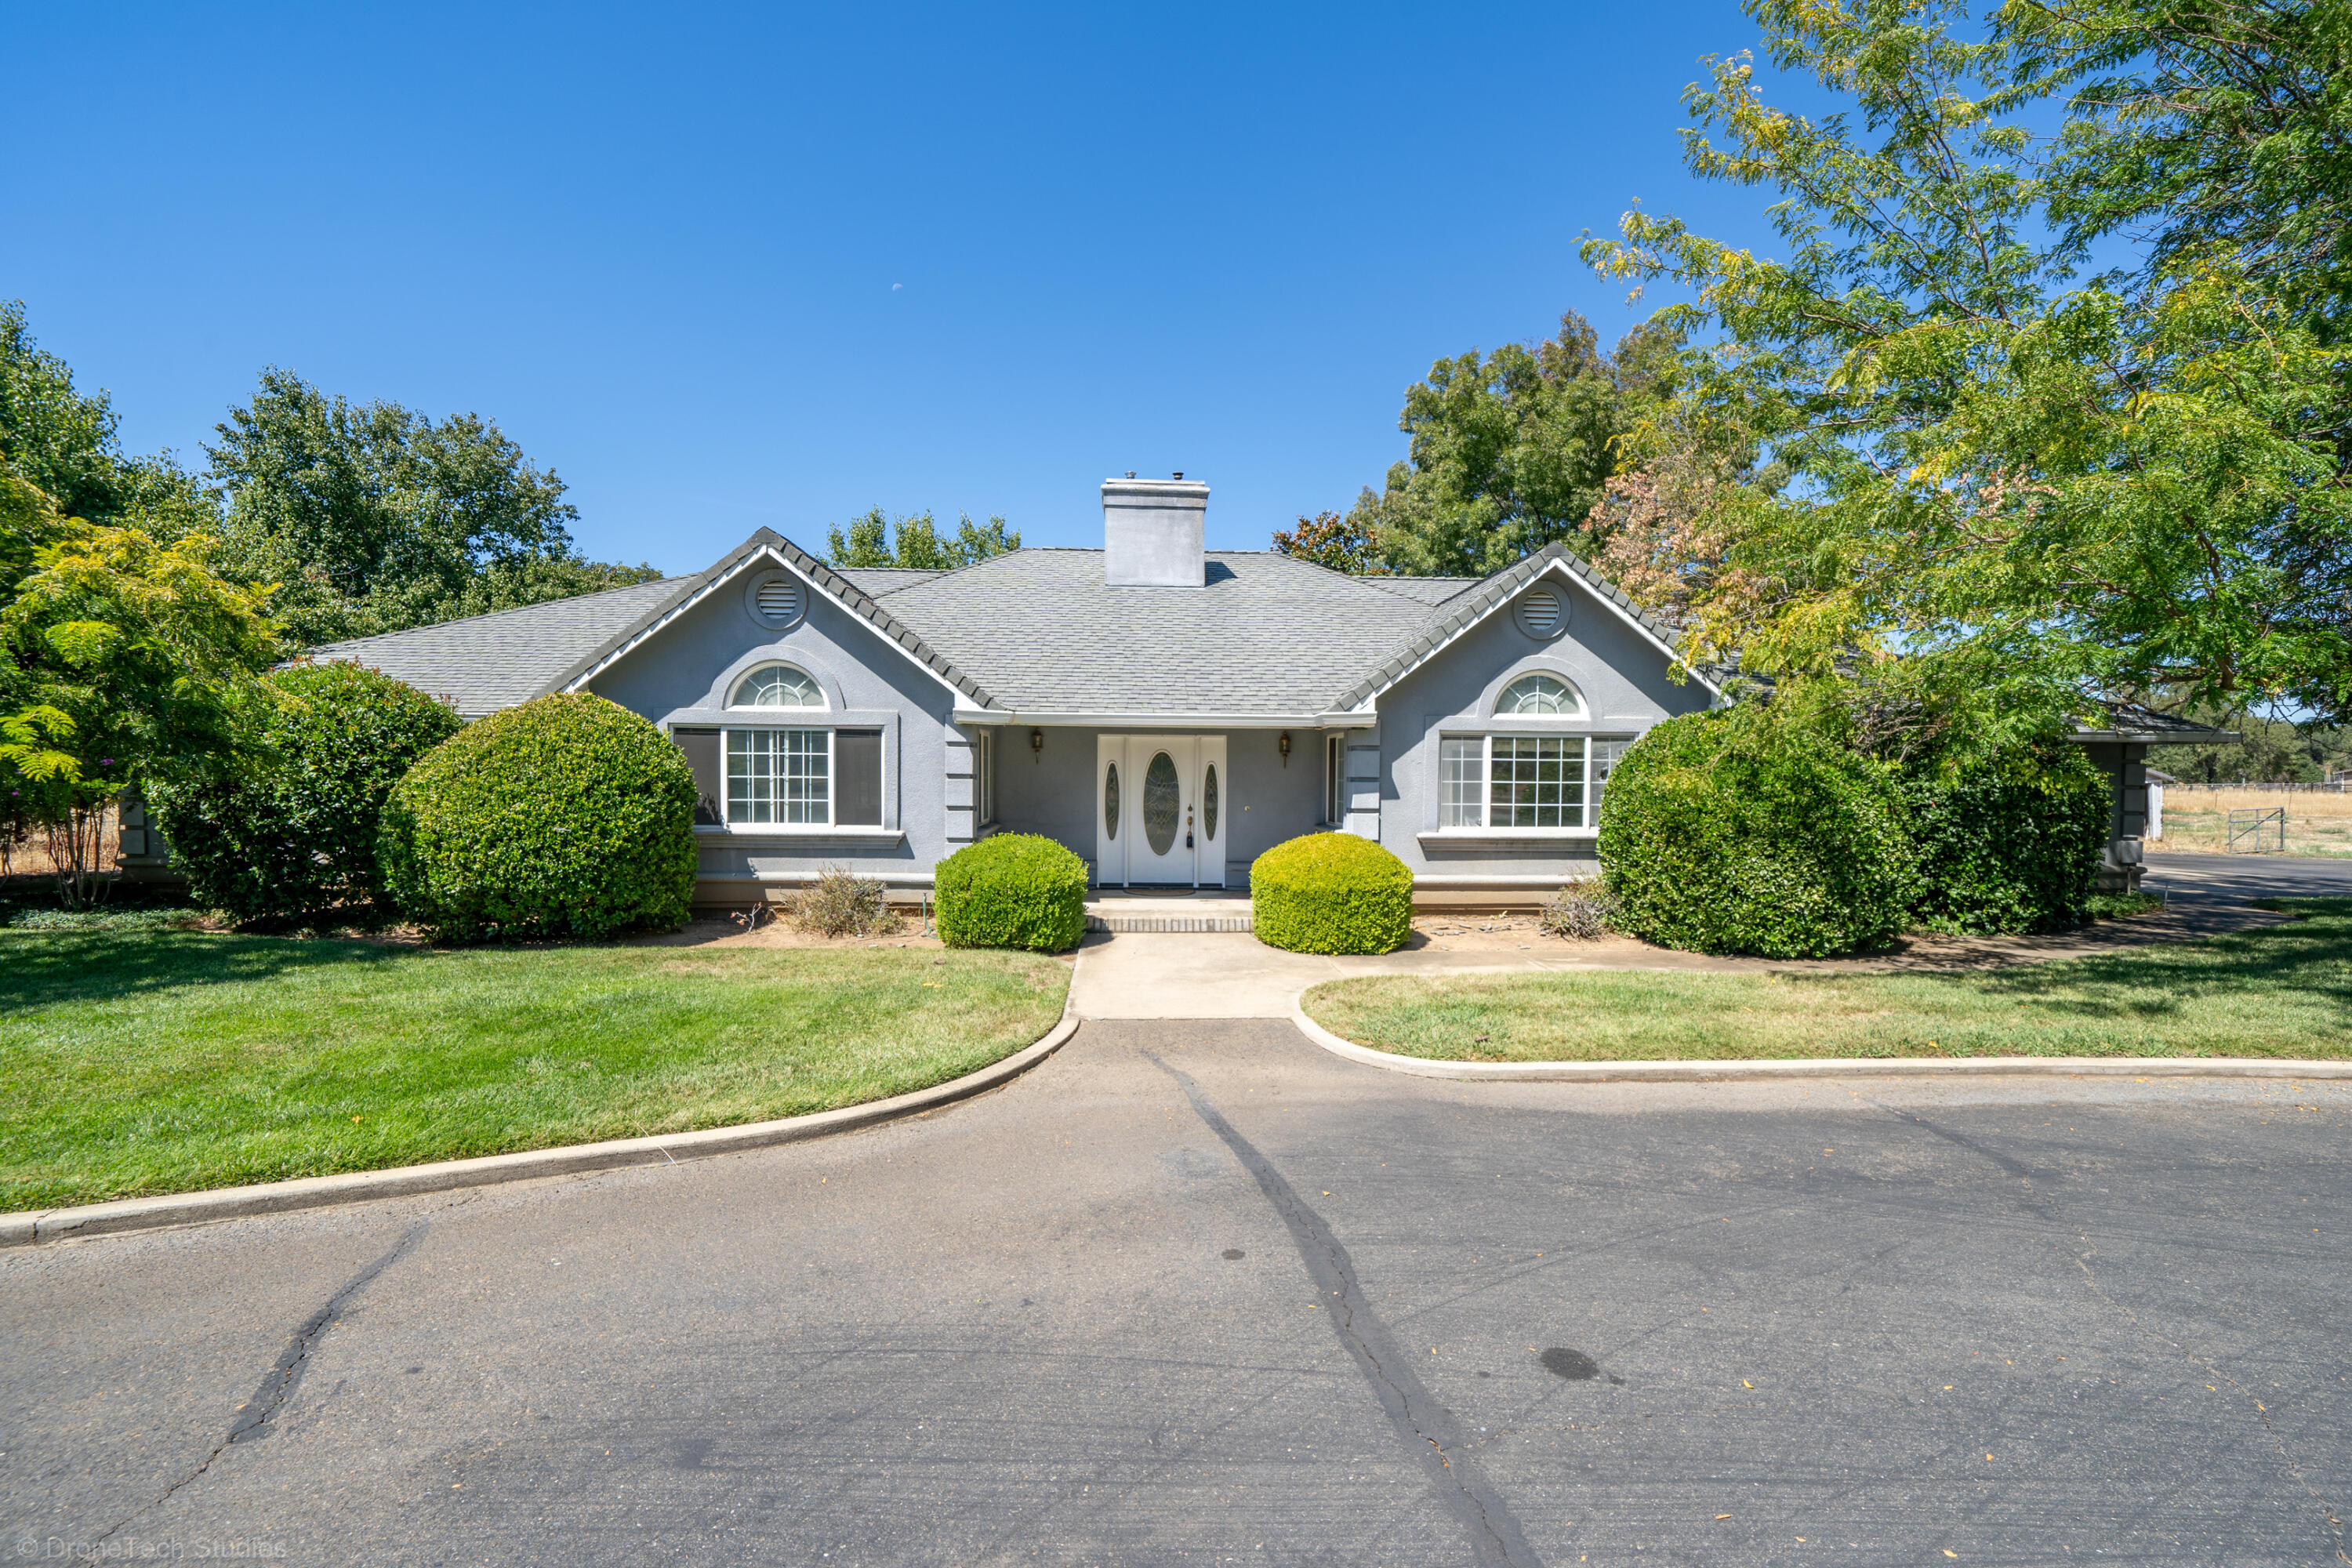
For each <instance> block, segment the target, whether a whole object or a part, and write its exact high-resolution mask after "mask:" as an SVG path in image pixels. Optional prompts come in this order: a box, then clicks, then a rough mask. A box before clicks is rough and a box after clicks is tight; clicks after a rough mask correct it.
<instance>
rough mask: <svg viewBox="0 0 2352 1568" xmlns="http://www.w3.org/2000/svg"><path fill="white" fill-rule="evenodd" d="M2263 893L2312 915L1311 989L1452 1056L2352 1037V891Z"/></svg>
mask: <svg viewBox="0 0 2352 1568" xmlns="http://www.w3.org/2000/svg"><path fill="white" fill-rule="evenodd" d="M2269 907H2272V908H2275V909H2281V910H2292V911H2294V912H2295V913H2297V914H2300V915H2302V916H2303V917H2304V918H2303V919H2300V920H2297V921H2294V922H2293V923H2291V924H2288V925H2283V926H2277V927H2273V928H2271V929H2269V930H2266V931H2242V932H2239V933H2237V934H2235V935H2231V936H2222V937H2214V938H2211V939H2210V940H2207V941H2203V942H2181V943H2178V944H2167V945H2165V946H2161V947H2154V948H2144V949H2140V950H2138V951H2137V952H2126V953H2116V954H2112V955H2106V956H2101V957H2097V958H2080V959H2069V960H2063V961H2061V962H2056V963H2022V964H2016V965H2012V966H2009V967H2005V968H2001V969H1998V970H1985V971H1979V972H1975V973H1958V974H1955V973H1940V974H1937V973H1908V974H1840V973H1828V972H1823V971H1820V970H1810V971H1802V970H1781V971H1776V972H1772V973H1730V974H1719V973H1718V974H1705V973H1698V974H1694V973H1658V972H1655V971H1612V972H1606V973H1582V974H1560V973H1549V974H1484V975H1457V976H1451V977H1438V978H1433V979H1423V978H1418V977H1411V976H1403V975H1381V976H1376V977H1368V978H1362V979H1354V980H1335V981H1331V982H1328V983H1327V984H1321V985H1318V986H1316V987H1315V988H1314V989H1312V990H1310V991H1308V992H1307V994H1306V997H1305V998H1304V1005H1305V1008H1306V1011H1307V1016H1308V1017H1310V1018H1313V1019H1314V1020H1315V1021H1316V1022H1317V1023H1318V1024H1320V1025H1322V1026H1324V1027H1325V1028H1327V1029H1328V1030H1330V1031H1331V1032H1332V1033H1333V1034H1335V1035H1338V1036H1339V1037H1341V1038H1342V1039H1348V1040H1353V1041H1355V1042H1357V1043H1358V1044H1360V1045H1365V1046H1370V1047H1373V1048H1375V1049H1378V1050H1384V1051H1394V1052H1397V1053H1399V1054H1401V1055H1404V1056H1414V1057H1427V1058H1433V1059H1436V1060H1442V1061H1500V1062H1543V1061H1704V1060H1736V1059H1742V1058H1788V1057H1974V1056H2059V1057H2075V1056H2080V1057H2103V1056H2134V1057H2200V1056H2213V1057H2344V1056H2347V1055H2352V899H2297V900H2280V901H2279V902H2277V903H2276V904H2273V905H2271V906H2269ZM1481 1035H1484V1036H1486V1039H1485V1040H1483V1041H1481V1040H1480V1039H1479V1038H1478V1037H1479V1036H1481Z"/></svg>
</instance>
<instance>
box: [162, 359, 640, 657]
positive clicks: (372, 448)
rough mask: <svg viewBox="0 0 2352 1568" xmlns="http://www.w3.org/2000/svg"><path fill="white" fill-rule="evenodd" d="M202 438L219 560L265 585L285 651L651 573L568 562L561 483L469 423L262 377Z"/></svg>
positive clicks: (474, 420) (480, 425) (273, 373)
mask: <svg viewBox="0 0 2352 1568" xmlns="http://www.w3.org/2000/svg"><path fill="white" fill-rule="evenodd" d="M216 429H217V430H218V432H219V437H220V438H219V442H218V444H217V445H215V446H210V447H205V456H206V457H207V458H210V460H211V464H212V468H211V475H212V478H213V479H214V480H215V482H216V483H217V484H218V485H219V486H220V489H221V491H222V493H223V494H224V495H225V496H226V499H227V501H228V521H227V526H226V530H225V531H224V534H223V538H222V546H221V554H220V559H221V563H222V567H223V569H224V570H225V571H226V572H227V573H228V574H231V575H232V576H234V577H236V578H237V579H238V580H239V581H243V582H247V583H255V584H277V585H278V593H277V595H276V596H275V598H274V599H273V601H272V608H273V610H274V612H275V613H276V614H277V615H278V616H279V617H280V619H281V620H282V621H283V622H284V624H285V626H286V629H287V634H288V637H289V640H290V641H291V642H293V643H294V644H296V645H297V646H299V647H310V646H315V645H317V644H320V643H325V642H332V641H335V640H338V639H340V638H343V637H363V636H370V635H373V634H375V633H379V632H388V631H399V630H402V629H404V628H405V627H408V626H425V625H430V624H432V623H434V622H436V621H445V620H451V619H454V618H456V617H457V616H468V615H479V614H482V613H485V612H486V611H489V610H499V609H509V608H512V607H514V606H516V605H527V604H536V603H539V602H541V601H542V600H547V599H556V598H564V597H569V596H570V595H573V594H577V593H583V592H588V593H593V592H595V591H597V590H598V589H600V588H604V587H620V586H625V585H626V584H630V583H641V582H646V581H650V580H652V579H653V578H656V577H658V576H659V575H660V574H659V573H658V572H656V571H655V570H654V568H652V567H651V566H622V565H617V564H605V563H594V562H588V561H583V560H582V559H581V557H580V555H579V553H578V552H576V551H575V550H574V549H573V547H572V535H571V532H570V526H569V525H570V524H572V523H573V522H575V521H578V520H579V515H580V514H579V512H578V510H577V509H575V508H573V507H572V505H571V504H570V503H569V502H567V501H565V500H564V499H563V492H564V485H563V481H562V479H559V478H557V477H556V475H555V474H554V473H553V472H552V471H551V470H542V469H541V468H537V467H536V466H534V465H533V464H532V463H531V462H530V459H529V458H526V457H525V456H524V455H523V452H522V448H521V447H519V446H517V445H516V444H515V442H514V441H513V440H512V439H510V438H509V437H508V436H507V435H506V433H505V432H503V431H502V430H500V429H499V427H498V426H497V425H496V424H494V423H492V422H491V421H489V420H487V419H484V418H483V417H481V416H479V415H476V414H457V415H452V416H449V417H448V418H446V419H443V420H440V421H437V422H436V421H435V420H433V419H430V418H428V417H426V416H424V415H422V414H419V413H416V412H415V410H413V409H409V408H404V407H403V406H402V405H399V404H397V403H389V402H382V403H367V404H354V403H352V402H350V401H348V400H346V399H344V398H342V397H331V396H329V395H326V394H325V393H322V392H320V390H319V389H318V388H317V387H315V386H313V385H311V384H310V383H309V382H307V381H305V380H303V379H302V378H301V377H300V376H299V375H296V374H292V373H291V372H288V371H282V370H278V369H274V368H273V369H270V370H267V371H264V372H263V373H262V375H261V384H260V387H259V389H258V390H257V392H256V394H255V395H254V398H253V401H252V402H251V403H250V404H248V405H244V406H241V407H237V408H233V409H231V410H230V411H229V417H228V421H227V422H226V424H223V425H220V426H216Z"/></svg>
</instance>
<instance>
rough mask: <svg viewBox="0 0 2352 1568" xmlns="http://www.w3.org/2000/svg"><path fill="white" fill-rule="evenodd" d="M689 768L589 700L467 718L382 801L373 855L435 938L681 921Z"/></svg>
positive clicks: (689, 835)
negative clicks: (380, 829)
mask: <svg viewBox="0 0 2352 1568" xmlns="http://www.w3.org/2000/svg"><path fill="white" fill-rule="evenodd" d="M695 795H696V791H695V784H694V770H693V769H692V768H691V767H690V766H688V763H687V760H686V754H685V753H684V752H680V751H679V750H678V749H677V747H676V746H675V745H672V744H671V743H670V742H669V740H668V739H667V737H666V736H664V735H663V734H662V732H661V731H659V730H657V729H656V728H654V726H653V725H651V724H649V723H647V722H646V721H645V720H643V719H640V718H639V717H637V716H636V715H635V714H634V713H632V712H630V711H629V710H627V709H625V708H622V707H620V706H618V705H616V704H614V703H611V702H607V701H606V700H604V699H603V698H601V697H587V696H580V697H572V696H565V695H562V694H557V695H554V696H549V697H541V698H539V699H537V700H534V701H530V702H526V703H524V704H523V705H522V706H520V708H509V709H507V710H505V711H504V712H500V713H493V714H491V715H490V716H489V717H488V718H487V719H483V720H480V721H477V722H475V723H472V724H469V725H467V727H466V728H465V729H463V730H461V731H458V732H457V734H456V735H453V736H452V737H450V738H449V739H448V740H447V741H445V742H442V743H441V744H440V745H439V746H436V748H434V749H433V750H432V751H431V752H426V753H425V756H424V757H422V758H421V759H419V760H418V762H417V763H416V765H415V767H413V768H411V769H410V770H409V771H408V776H407V777H405V778H404V779H402V780H401V781H400V783H399V784H398V785H397V786H396V787H395V788H394V790H393V792H392V796H391V798H390V799H389V800H387V801H386V802H385V803H384V810H383V835H382V837H381V838H380V840H379V842H378V849H377V858H378V860H379V861H380V862H381V863H382V865H383V874H384V889H385V891H387V892H388V893H389V894H390V895H391V897H392V900H393V901H394V904H395V905H396V906H397V907H398V908H399V909H400V910H401V911H402V912H403V913H404V914H406V915H408V916H410V917H411V918H413V919H415V921H417V922H418V923H420V924H422V925H424V926H425V927H426V928H427V929H429V930H431V931H433V932H434V933H435V934H436V936H441V937H445V938H447V939H450V940H453V941H458V942H469V941H474V940H477V939H478V938H481V937H485V936H500V937H513V936H603V935H605V934H606V933H608V932H611V931H625V930H628V929H631V928H633V927H648V928H654V929H667V928H668V927H671V926H676V925H678V924H681V923H683V922H684V921H685V920H686V918H687V915H688V911H689V910H691V908H692V906H693V901H694V874H695V852H694V803H695Z"/></svg>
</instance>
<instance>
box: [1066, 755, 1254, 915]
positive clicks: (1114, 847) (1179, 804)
mask: <svg viewBox="0 0 2352 1568" xmlns="http://www.w3.org/2000/svg"><path fill="white" fill-rule="evenodd" d="M1233 811H1234V805H1233V797H1232V791H1231V788H1230V785H1229V781H1228V779H1227V776H1226V768H1225V738H1224V737H1223V735H1101V736H1097V738H1096V741H1095V879H1096V880H1097V882H1100V883H1101V884H1103V885H1104V886H1106V887H1119V886H1126V887H1137V886H1152V885H1159V886H1163V887H1164V886H1170V885H1181V886H1183V887H1188V888H1222V887H1223V886H1224V885H1225V828H1226V827H1227V826H1229V825H1230V824H1231V821H1232V818H1233Z"/></svg>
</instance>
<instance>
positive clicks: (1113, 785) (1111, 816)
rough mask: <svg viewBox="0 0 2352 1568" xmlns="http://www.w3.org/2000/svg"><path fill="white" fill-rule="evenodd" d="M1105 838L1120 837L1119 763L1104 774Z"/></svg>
mask: <svg viewBox="0 0 2352 1568" xmlns="http://www.w3.org/2000/svg"><path fill="white" fill-rule="evenodd" d="M1103 837H1105V838H1116V837H1118V763H1111V765H1110V766H1109V767H1108V769H1107V770H1105V771H1104V773H1103Z"/></svg>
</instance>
